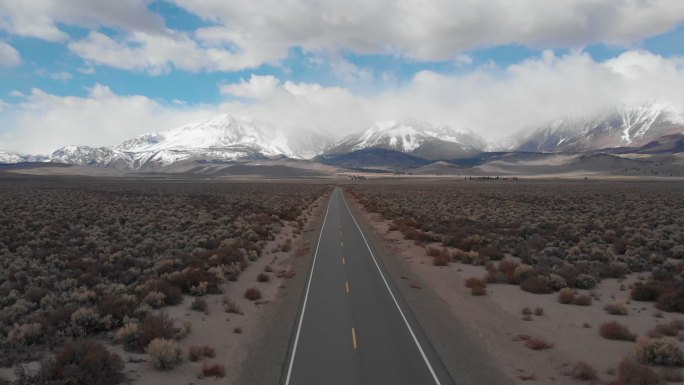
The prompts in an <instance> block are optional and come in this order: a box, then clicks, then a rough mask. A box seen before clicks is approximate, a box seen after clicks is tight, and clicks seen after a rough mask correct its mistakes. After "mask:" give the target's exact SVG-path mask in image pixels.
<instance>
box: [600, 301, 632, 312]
mask: <svg viewBox="0 0 684 385" xmlns="http://www.w3.org/2000/svg"><path fill="white" fill-rule="evenodd" d="M603 310H605V311H606V313H608V314H610V315H627V313H628V312H627V306H625V304H624V303H611V304H608V305H606V306H604V307H603Z"/></svg>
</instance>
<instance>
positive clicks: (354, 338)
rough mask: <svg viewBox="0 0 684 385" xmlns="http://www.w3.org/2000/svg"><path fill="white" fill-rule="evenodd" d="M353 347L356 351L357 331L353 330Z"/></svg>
mask: <svg viewBox="0 0 684 385" xmlns="http://www.w3.org/2000/svg"><path fill="white" fill-rule="evenodd" d="M352 345H353V346H354V350H356V329H354V328H352Z"/></svg>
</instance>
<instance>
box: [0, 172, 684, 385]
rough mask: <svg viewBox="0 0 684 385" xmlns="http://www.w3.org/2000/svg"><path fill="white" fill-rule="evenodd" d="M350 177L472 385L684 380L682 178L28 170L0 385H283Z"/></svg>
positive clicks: (409, 297) (9, 229)
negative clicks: (163, 176) (336, 189)
mask: <svg viewBox="0 0 684 385" xmlns="http://www.w3.org/2000/svg"><path fill="white" fill-rule="evenodd" d="M333 184H335V185H338V186H341V187H342V189H343V191H344V194H345V197H346V199H347V200H348V202H349V203H350V204H351V206H352V211H353V212H355V213H356V214H355V215H356V216H357V218H358V219H359V221H360V223H361V227H362V228H363V229H364V232H366V233H367V235H368V238H369V240H370V242H371V244H372V245H373V248H374V249H375V250H378V251H379V253H378V254H379V257H380V258H381V263H383V264H384V266H385V267H386V269H387V271H388V272H389V273H390V276H391V278H392V281H393V284H394V285H396V286H397V287H398V288H399V290H400V292H401V294H402V295H403V297H404V299H405V301H406V303H407V304H408V306H409V308H410V309H411V311H412V313H413V314H414V316H415V318H416V320H417V324H418V325H420V327H422V329H424V332H425V335H426V336H427V337H426V338H428V339H429V340H430V341H431V345H433V346H434V350H435V351H436V352H437V354H438V355H439V356H440V357H441V361H442V362H443V363H444V366H445V367H446V368H447V370H448V371H449V373H450V375H451V377H452V378H453V379H454V380H455V381H456V382H457V383H464V384H478V383H483V381H490V382H491V379H492V378H496V379H497V380H496V383H501V384H516V383H544V384H546V383H548V384H575V383H595V384H600V383H606V384H608V383H610V384H617V385H619V384H628V383H630V382H629V381H631V380H630V378H631V377H629V376H632V377H634V376H637V377H639V376H640V377H639V378H642V379H643V378H646V379H650V380H648V381H650V382H648V381H647V382H646V383H677V382H678V381H681V378H682V374H681V372H680V369H679V368H680V367H681V366H684V354H682V349H684V343H683V342H682V340H684V338H683V336H684V317H683V316H682V314H681V313H682V312H684V302H682V298H684V295H683V294H682V293H683V290H684V289H681V274H682V272H683V271H684V265H683V264H682V258H684V249H683V248H682V245H684V222H682V221H683V219H682V216H681V213H682V212H684V207H682V202H684V199H682V198H684V196H683V194H684V184H682V182H681V181H665V180H648V181H644V180H642V181H638V180H633V179H619V178H611V179H605V180H584V179H583V178H578V179H566V180H560V179H549V180H544V179H538V178H534V179H505V180H503V179H502V180H496V179H473V180H468V179H465V180H464V179H462V178H445V177H439V178H428V177H421V178H406V177H389V178H378V177H377V176H376V177H372V176H370V175H369V177H368V178H366V179H362V180H359V179H356V178H354V179H351V178H343V179H331V180H312V181H303V180H298V181H288V180H280V181H268V182H266V181H259V180H254V179H251V178H247V179H243V180H199V179H192V180H182V179H179V180H160V179H153V180H150V179H145V178H140V177H137V178H92V177H83V178H82V177H76V176H51V177H45V176H25V175H14V174H13V175H9V176H8V175H6V176H4V177H3V178H0V189H1V190H2V196H3V198H4V200H3V202H2V203H0V206H1V207H2V212H3V213H4V216H3V217H2V218H0V226H2V228H3V232H2V237H1V238H0V244H1V246H2V247H0V263H1V264H2V269H1V270H0V271H1V273H0V274H2V275H3V276H2V281H1V283H0V294H2V296H0V298H2V300H1V301H2V302H1V305H2V306H1V309H0V321H1V325H0V326H1V329H0V332H1V333H0V337H1V338H2V340H1V341H0V349H2V353H3V354H2V366H3V367H2V368H1V369H0V378H1V379H3V380H2V381H3V382H0V383H3V384H28V383H36V384H54V383H59V381H60V380H61V379H64V378H66V377H67V376H72V377H77V378H79V379H80V381H82V382H83V381H84V383H103V384H108V383H112V384H114V383H119V382H121V381H128V382H130V383H135V384H144V385H154V384H187V383H197V384H201V383H216V381H228V382H230V383H236V384H254V383H277V382H278V381H280V379H281V374H282V368H283V365H284V362H285V358H286V356H287V354H288V349H290V348H291V343H292V333H293V330H294V327H293V326H294V325H295V321H296V317H297V313H298V309H299V308H300V304H301V300H302V293H303V290H304V287H305V284H306V281H305V280H306V276H307V274H308V272H309V268H310V265H311V260H312V255H313V254H314V252H315V251H316V242H315V240H316V237H317V236H318V233H319V231H320V229H321V224H322V222H323V217H324V214H325V212H326V205H327V203H328V200H329V197H330V193H331V191H332V188H331V185H333ZM155 341H156V342H155ZM153 342H154V343H153ZM103 352H104V353H103ZM83 357H91V359H92V360H95V362H96V363H93V362H91V361H83V360H82V358H83ZM94 368H97V369H94ZM473 368H478V369H477V370H473ZM483 368H485V369H483ZM18 369H21V370H18ZM477 371H479V372H477ZM484 372H487V373H484ZM103 374H105V375H106V379H105V380H103V379H102V377H101V376H102V375H103ZM98 376H100V377H98ZM632 380H633V378H632ZM88 381H90V382H88ZM98 381H101V382H98Z"/></svg>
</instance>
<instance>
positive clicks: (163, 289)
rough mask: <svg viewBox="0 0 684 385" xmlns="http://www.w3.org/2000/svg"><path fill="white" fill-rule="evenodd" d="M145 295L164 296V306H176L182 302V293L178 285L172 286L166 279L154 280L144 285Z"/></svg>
mask: <svg viewBox="0 0 684 385" xmlns="http://www.w3.org/2000/svg"><path fill="white" fill-rule="evenodd" d="M144 287H145V290H146V293H144V294H145V295H147V293H149V292H152V291H154V292H158V293H161V294H163V295H164V304H165V305H177V304H179V303H181V301H182V300H183V292H182V290H181V288H180V287H179V286H178V285H175V284H172V283H171V282H169V281H167V280H166V279H162V278H154V279H152V280H150V281H147V282H146V283H145V285H144Z"/></svg>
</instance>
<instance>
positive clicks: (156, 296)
mask: <svg viewBox="0 0 684 385" xmlns="http://www.w3.org/2000/svg"><path fill="white" fill-rule="evenodd" d="M165 299H166V295H164V293H161V292H158V291H150V292H149V293H147V295H146V296H145V298H144V299H143V301H145V303H146V304H148V305H150V306H151V307H152V308H154V309H158V308H160V307H162V306H164V300H165Z"/></svg>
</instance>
